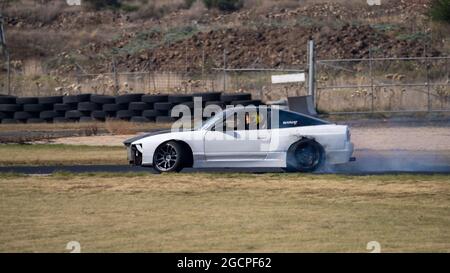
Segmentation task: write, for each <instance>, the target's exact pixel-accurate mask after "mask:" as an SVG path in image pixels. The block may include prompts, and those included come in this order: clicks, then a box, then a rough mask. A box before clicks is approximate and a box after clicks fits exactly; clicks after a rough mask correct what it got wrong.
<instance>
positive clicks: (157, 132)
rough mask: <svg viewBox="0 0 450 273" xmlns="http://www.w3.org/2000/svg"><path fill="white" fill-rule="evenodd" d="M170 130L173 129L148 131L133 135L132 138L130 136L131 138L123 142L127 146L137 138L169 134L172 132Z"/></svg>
mask: <svg viewBox="0 0 450 273" xmlns="http://www.w3.org/2000/svg"><path fill="white" fill-rule="evenodd" d="M170 132H172V130H170V129H168V130H161V131H155V132H148V133H144V134H140V135H138V136H135V137H132V138H129V139H127V140H125V141H124V142H123V144H124V145H125V146H130V145H131V143H133V142H135V141H136V140H139V139H143V138H146V137H149V136H156V135H161V134H167V133H170Z"/></svg>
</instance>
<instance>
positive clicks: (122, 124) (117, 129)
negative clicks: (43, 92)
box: [0, 120, 170, 135]
mask: <svg viewBox="0 0 450 273" xmlns="http://www.w3.org/2000/svg"><path fill="white" fill-rule="evenodd" d="M167 128H170V124H165V123H153V122H152V123H133V122H128V121H123V120H108V121H107V122H67V123H40V124H0V132H12V131H28V132H30V131H69V130H70V131H71V130H77V131H86V132H89V131H93V130H95V131H100V130H107V131H108V132H109V133H111V134H123V133H125V132H126V133H136V132H140V131H147V130H153V129H167ZM87 135H92V133H91V134H89V133H87Z"/></svg>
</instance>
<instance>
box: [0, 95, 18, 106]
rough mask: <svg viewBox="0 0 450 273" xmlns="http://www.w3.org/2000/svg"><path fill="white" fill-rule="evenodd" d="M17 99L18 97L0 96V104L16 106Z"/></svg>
mask: <svg viewBox="0 0 450 273" xmlns="http://www.w3.org/2000/svg"><path fill="white" fill-rule="evenodd" d="M16 99H17V98H16V97H14V96H9V95H5V96H0V104H14V103H16Z"/></svg>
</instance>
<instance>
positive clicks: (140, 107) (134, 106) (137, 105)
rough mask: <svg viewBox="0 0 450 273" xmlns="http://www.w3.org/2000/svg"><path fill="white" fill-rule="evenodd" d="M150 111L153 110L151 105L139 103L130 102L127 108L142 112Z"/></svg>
mask: <svg viewBox="0 0 450 273" xmlns="http://www.w3.org/2000/svg"><path fill="white" fill-rule="evenodd" d="M151 109H153V104H151V103H146V102H140V101H135V102H130V105H129V106H128V110H136V111H144V110H151Z"/></svg>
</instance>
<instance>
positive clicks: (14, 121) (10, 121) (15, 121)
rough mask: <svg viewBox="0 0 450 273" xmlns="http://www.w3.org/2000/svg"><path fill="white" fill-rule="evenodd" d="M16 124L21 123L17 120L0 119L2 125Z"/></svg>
mask: <svg viewBox="0 0 450 273" xmlns="http://www.w3.org/2000/svg"><path fill="white" fill-rule="evenodd" d="M16 123H21V122H20V121H19V120H17V119H13V118H5V119H2V124H16Z"/></svg>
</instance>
